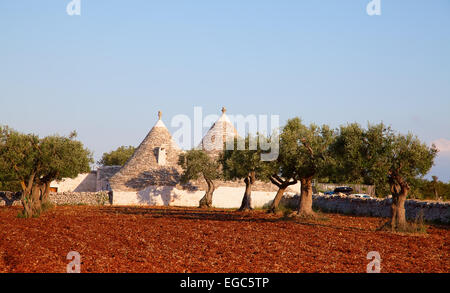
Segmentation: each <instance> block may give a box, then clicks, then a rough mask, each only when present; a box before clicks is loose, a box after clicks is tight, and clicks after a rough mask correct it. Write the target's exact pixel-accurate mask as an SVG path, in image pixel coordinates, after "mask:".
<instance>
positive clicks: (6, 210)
mask: <svg viewBox="0 0 450 293" xmlns="http://www.w3.org/2000/svg"><path fill="white" fill-rule="evenodd" d="M19 211H20V208H19V207H2V208H0V272H3V273H7V272H56V273H64V272H66V267H67V264H68V263H69V262H70V260H67V259H66V258H67V254H68V253H69V252H70V251H77V252H79V253H80V255H81V272H85V273H86V272H96V273H103V272H147V273H153V272H155V273H159V272H170V273H172V272H174V273H177V272H193V273H197V272H199V273H201V272H225V273H228V272H229V273H232V272H251V273H252V272H255V273H258V272H260V273H270V272H290V273H294V272H349V273H364V272H366V268H367V265H368V264H369V262H370V260H368V259H367V258H366V257H367V254H368V253H369V252H370V251H378V252H379V254H380V256H381V272H405V273H406V272H408V273H409V272H414V273H415V272H446V273H448V272H450V257H449V255H450V253H449V252H450V233H449V232H450V231H449V227H448V226H434V225H429V226H427V233H426V234H418V235H411V234H409V235H405V234H396V233H391V232H386V231H377V228H378V227H380V226H381V225H382V224H383V223H384V222H386V221H387V219H381V218H370V217H355V216H347V215H337V214H322V217H321V219H320V220H314V221H311V220H308V221H292V220H285V219H283V218H282V216H280V215H268V214H266V213H265V212H264V211H253V212H248V213H238V212H235V211H232V210H220V209H211V210H202V209H198V208H176V207H88V206H60V207H56V208H54V209H52V210H50V211H47V212H45V213H44V214H43V215H41V217H40V218H33V219H21V218H17V213H18V212H19ZM323 217H325V218H326V219H324V218H323Z"/></svg>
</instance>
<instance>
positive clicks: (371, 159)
mask: <svg viewBox="0 0 450 293" xmlns="http://www.w3.org/2000/svg"><path fill="white" fill-rule="evenodd" d="M331 149H332V151H333V154H334V155H335V158H336V161H337V162H338V163H337V164H336V165H337V166H338V168H337V170H339V172H340V174H341V176H342V178H347V179H350V180H359V179H360V180H363V182H364V183H367V184H375V185H376V186H377V193H380V192H389V191H390V193H391V194H392V205H391V211H392V212H391V222H390V225H391V227H392V229H399V230H402V229H404V228H405V226H406V215H405V201H406V198H407V196H408V193H409V191H410V189H411V183H412V182H414V181H415V180H417V179H418V178H420V177H422V176H424V175H425V174H426V173H428V171H429V170H430V169H431V167H432V166H433V162H434V158H435V157H436V154H437V149H436V148H435V146H434V145H433V146H431V147H429V146H427V145H426V144H425V143H423V142H421V141H420V140H419V139H418V138H417V137H416V136H414V135H412V134H408V135H402V134H396V133H395V132H394V131H393V130H392V129H391V128H390V127H387V126H385V125H384V124H383V123H380V124H376V125H371V124H369V125H368V127H367V129H362V128H361V127H360V126H359V125H356V124H351V125H349V126H344V127H341V129H340V132H339V135H338V137H337V138H336V141H335V143H334V144H333V145H332V148H331ZM385 186H386V187H387V189H386V188H385Z"/></svg>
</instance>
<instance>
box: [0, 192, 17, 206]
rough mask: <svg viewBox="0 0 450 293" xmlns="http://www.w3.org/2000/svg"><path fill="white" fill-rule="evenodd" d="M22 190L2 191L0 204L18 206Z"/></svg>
mask: <svg viewBox="0 0 450 293" xmlns="http://www.w3.org/2000/svg"><path fill="white" fill-rule="evenodd" d="M20 195H21V193H20V192H16V193H14V192H9V191H5V192H3V191H0V206H17V205H21V203H20Z"/></svg>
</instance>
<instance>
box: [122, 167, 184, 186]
mask: <svg viewBox="0 0 450 293" xmlns="http://www.w3.org/2000/svg"><path fill="white" fill-rule="evenodd" d="M179 181H180V173H179V172H178V170H177V169H176V168H174V167H170V168H158V169H153V170H148V171H144V172H141V173H140V174H138V175H137V176H133V178H131V179H129V180H127V181H126V182H125V183H124V185H125V186H126V187H128V188H131V189H134V190H143V189H145V188H146V187H147V186H151V185H159V186H175V185H177V184H178V182H179Z"/></svg>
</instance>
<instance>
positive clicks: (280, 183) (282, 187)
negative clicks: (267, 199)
mask: <svg viewBox="0 0 450 293" xmlns="http://www.w3.org/2000/svg"><path fill="white" fill-rule="evenodd" d="M270 181H271V182H272V183H273V184H275V185H276V186H277V187H278V191H277V194H276V195H275V198H274V199H273V201H272V204H271V205H270V208H269V212H271V213H276V211H277V210H278V206H279V205H280V201H281V199H282V198H283V195H284V192H285V191H286V189H287V188H288V187H289V186H290V185H294V184H296V183H297V180H296V179H293V180H292V181H290V180H283V179H281V178H280V177H279V176H278V175H273V176H271V177H270Z"/></svg>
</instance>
